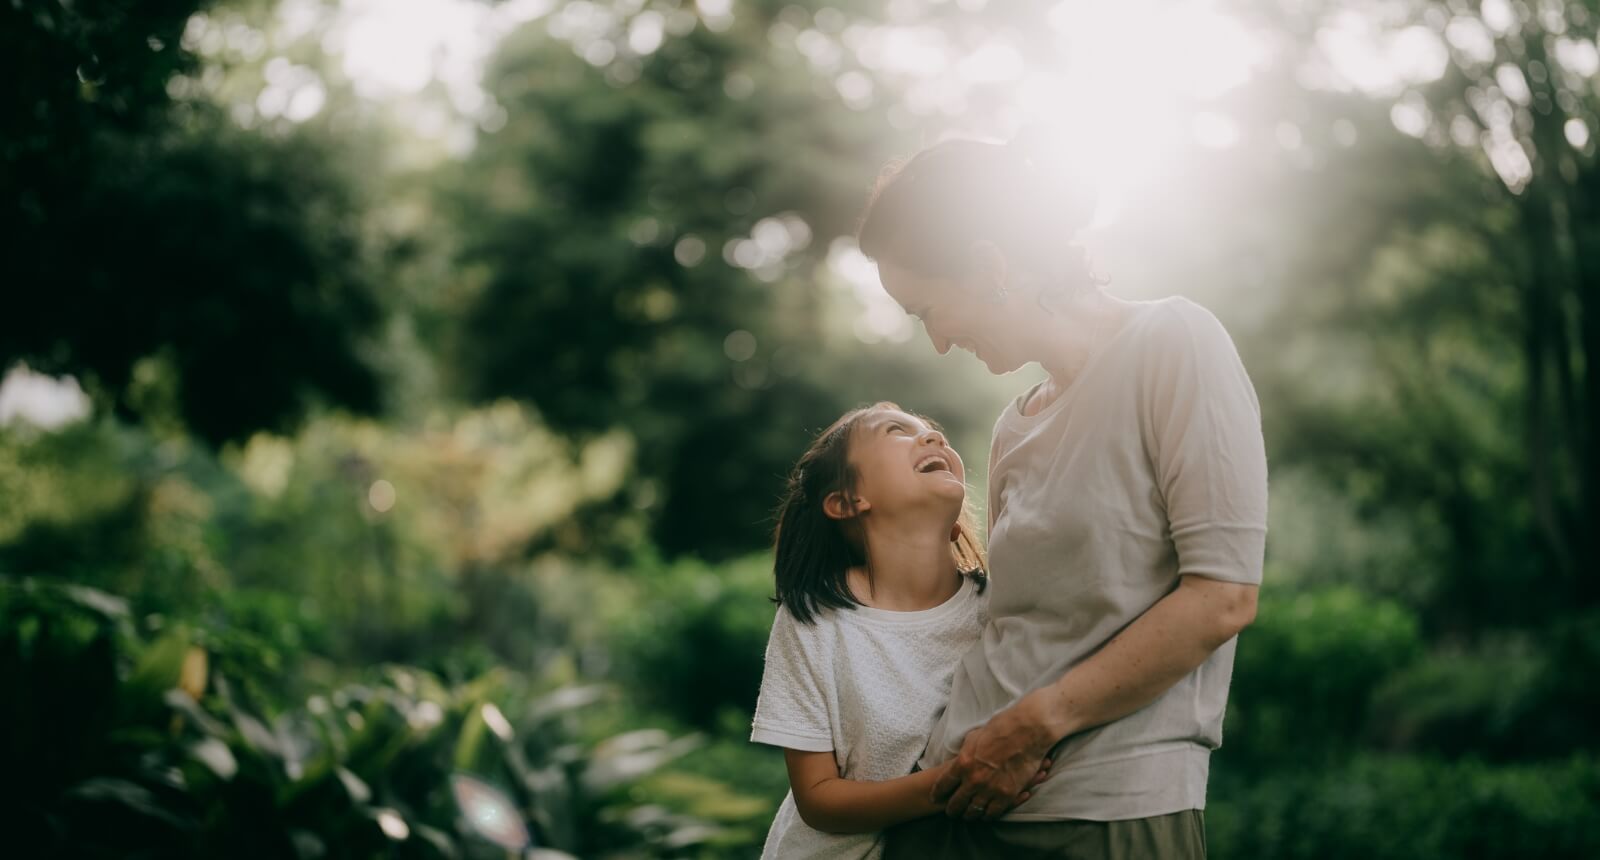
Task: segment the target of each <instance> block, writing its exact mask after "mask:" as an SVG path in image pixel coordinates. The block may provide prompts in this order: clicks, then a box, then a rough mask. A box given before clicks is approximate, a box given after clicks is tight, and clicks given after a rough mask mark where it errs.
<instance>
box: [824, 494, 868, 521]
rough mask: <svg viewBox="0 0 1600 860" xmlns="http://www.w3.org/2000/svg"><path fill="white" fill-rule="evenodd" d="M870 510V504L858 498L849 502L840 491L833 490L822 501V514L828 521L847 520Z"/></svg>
mask: <svg viewBox="0 0 1600 860" xmlns="http://www.w3.org/2000/svg"><path fill="white" fill-rule="evenodd" d="M871 509H872V503H871V502H869V501H867V500H866V499H863V498H861V497H859V496H857V497H856V498H855V499H854V500H851V499H850V498H849V497H848V496H846V495H845V493H844V492H843V491H842V490H835V491H833V492H831V493H829V494H828V497H827V498H825V499H823V500H822V512H823V513H824V514H827V515H828V519H830V520H848V519H850V518H852V517H855V516H858V515H860V514H864V513H866V512H867V511H869V510H871Z"/></svg>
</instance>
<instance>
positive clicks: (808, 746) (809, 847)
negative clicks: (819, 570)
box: [750, 579, 988, 860]
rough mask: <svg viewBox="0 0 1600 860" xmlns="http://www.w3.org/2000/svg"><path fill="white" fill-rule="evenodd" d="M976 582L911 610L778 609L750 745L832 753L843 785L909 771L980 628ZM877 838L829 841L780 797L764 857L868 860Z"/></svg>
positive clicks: (876, 850) (877, 850)
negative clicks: (803, 618)
mask: <svg viewBox="0 0 1600 860" xmlns="http://www.w3.org/2000/svg"><path fill="white" fill-rule="evenodd" d="M987 605H988V600H987V597H986V596H985V595H984V594H981V593H980V592H979V589H978V583H977V581H976V580H973V579H967V580H965V581H963V583H962V585H961V589H960V590H959V591H957V592H956V593H955V595H954V596H952V597H951V598H950V599H949V600H946V601H945V602H944V603H942V604H940V605H938V606H936V607H934V608H932V609H925V610H922V611H919V612H892V611H888V610H883V609H874V608H871V607H867V606H858V607H856V608H854V609H844V610H832V609H825V610H823V611H822V612H821V613H819V614H818V615H817V616H816V618H815V623H813V624H809V625H808V624H801V623H800V622H799V621H796V620H795V618H794V616H793V615H790V614H789V612H788V610H787V609H785V608H783V607H779V608H778V612H777V617H776V618H775V619H774V620H773V622H772V634H771V636H770V637H769V638H768V640H767V658H766V671H765V673H764V674H763V675H762V678H761V697H760V699H759V700H758V701H757V702H756V714H755V720H754V727H753V728H752V730H751V732H750V739H751V740H752V741H755V742H756V743H763V744H771V745H773V746H778V747H787V748H789V749H795V750H803V751H806V752H826V751H828V750H833V755H834V760H835V761H836V762H837V763H838V766H839V775H840V776H841V777H844V778H845V779H859V780H874V781H877V780H885V779H894V778H895V777H900V776H905V775H906V774H908V773H910V772H911V769H912V766H913V765H914V764H916V761H917V758H918V757H919V756H921V755H922V751H923V748H924V747H925V746H926V745H927V741H928V731H929V729H931V728H932V727H933V724H934V721H935V720H937V719H938V718H939V715H940V713H942V712H943V711H944V707H945V702H946V701H947V700H948V698H949V696H950V678H951V675H952V673H953V672H954V671H955V666H956V662H957V661H958V660H959V659H960V658H961V655H962V654H963V653H965V652H966V651H967V649H968V648H970V647H971V646H972V645H973V644H974V643H975V642H977V641H978V635H979V634H980V633H981V632H982V630H983V626H984V624H985V623H987V621H988V609H987ZM882 851H883V846H882V834H880V833H860V834H848V835H841V834H832V833H824V832H822V831H820V830H816V829H814V828H812V827H810V826H808V825H807V824H806V823H805V822H804V821H802V820H801V819H800V814H799V811H798V810H797V809H796V808H795V805H794V792H792V791H791V792H790V793H789V795H788V796H787V797H785V798H784V799H783V805H782V806H781V807H780V808H779V809H778V814H777V817H776V818H775V819H774V820H773V822H772V829H771V830H769V831H768V832H767V841H766V845H765V847H763V848H762V851H761V856H762V857H763V858H782V860H799V858H839V860H845V858H876V857H878V856H879V855H880V854H882Z"/></svg>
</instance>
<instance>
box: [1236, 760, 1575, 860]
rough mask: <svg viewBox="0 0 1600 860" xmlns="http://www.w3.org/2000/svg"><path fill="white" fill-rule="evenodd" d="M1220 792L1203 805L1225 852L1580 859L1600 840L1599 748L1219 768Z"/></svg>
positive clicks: (1293, 859)
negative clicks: (1541, 756)
mask: <svg viewBox="0 0 1600 860" xmlns="http://www.w3.org/2000/svg"><path fill="white" fill-rule="evenodd" d="M1220 761H1222V762H1226V757H1223V758H1222V759H1220ZM1211 793H1212V796H1213V797H1215V798H1219V799H1223V800H1222V802H1219V803H1213V804H1211V805H1210V806H1209V807H1208V808H1207V810H1206V829H1207V834H1208V837H1209V840H1210V846H1209V847H1210V849H1211V851H1212V852H1213V853H1215V854H1216V855H1217V856H1219V857H1220V856H1228V857H1274V858H1283V860H1299V858H1321V857H1370V858H1373V860H1390V858H1394V860H1399V858H1412V857H1475V858H1483V860H1490V858H1506V860H1510V858H1518V857H1550V858H1574V860H1575V858H1580V857H1592V856H1594V855H1595V852H1596V851H1600V827H1597V826H1596V821H1595V814H1594V809H1595V805H1596V803H1597V802H1600V763H1597V762H1596V761H1595V760H1594V758H1593V757H1590V756H1574V757H1571V758H1567V759H1558V760H1554V761H1550V762H1536V763H1523V764H1518V765H1512V766H1492V765H1487V764H1484V763H1483V762H1480V761H1475V760H1472V759H1467V760H1463V761H1444V760H1439V759H1432V758H1420V757H1404V756H1402V757H1378V756H1371V755H1366V756H1361V757H1359V758H1357V759H1355V760H1353V761H1349V762H1344V763H1329V764H1327V765H1317V766H1311V767H1306V768H1294V769H1287V768H1286V769H1282V770H1278V771H1275V772H1273V773H1271V774H1268V775H1265V776H1257V775H1252V776H1249V777H1244V776H1242V775H1240V774H1236V773H1229V772H1227V771H1226V770H1223V769H1221V768H1219V769H1218V771H1216V772H1214V773H1213V775H1212V784H1211Z"/></svg>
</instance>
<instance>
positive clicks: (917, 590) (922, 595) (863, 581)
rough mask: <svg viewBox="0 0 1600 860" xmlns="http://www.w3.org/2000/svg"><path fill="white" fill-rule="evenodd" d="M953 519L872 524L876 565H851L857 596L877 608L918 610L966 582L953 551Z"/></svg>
mask: <svg viewBox="0 0 1600 860" xmlns="http://www.w3.org/2000/svg"><path fill="white" fill-rule="evenodd" d="M950 528H951V525H950V524H944V525H939V524H931V523H923V524H920V525H918V524H915V523H873V524H871V525H869V526H868V527H867V530H866V532H867V535H866V540H867V558H868V559H870V563H871V565H872V576H871V578H870V579H869V578H868V576H867V572H866V570H865V569H862V568H856V569H853V570H851V571H850V589H851V591H852V592H854V594H855V596H856V599H857V600H860V601H861V602H862V603H864V604H866V605H868V606H871V607H875V608H877V609H887V610H891V611H895V612H916V611H919V610H923V609H932V608H933V607H935V606H938V605H940V604H941V603H944V602H945V601H946V600H949V599H950V597H951V596H952V595H954V594H955V593H956V591H958V590H959V589H960V588H961V572H960V571H959V570H957V569H956V562H955V557H954V556H953V555H951V553H950Z"/></svg>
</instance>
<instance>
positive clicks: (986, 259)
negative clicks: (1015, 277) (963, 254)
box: [967, 239, 1007, 298]
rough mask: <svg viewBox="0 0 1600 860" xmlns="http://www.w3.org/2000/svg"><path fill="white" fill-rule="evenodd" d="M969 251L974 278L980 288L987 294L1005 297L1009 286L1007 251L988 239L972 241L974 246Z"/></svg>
mask: <svg viewBox="0 0 1600 860" xmlns="http://www.w3.org/2000/svg"><path fill="white" fill-rule="evenodd" d="M967 253H968V260H969V261H970V265H971V270H970V271H971V273H972V279H973V280H974V281H975V282H976V283H977V286H978V289H979V290H981V291H982V292H983V293H984V294H986V295H996V296H999V297H1001V298H1004V297H1005V294H1006V286H1007V283H1006V277H1007V266H1006V255H1005V252H1003V251H1001V250H1000V246H999V245H996V244H995V243H993V242H991V241H989V240H988V239H979V240H978V241H976V242H973V243H972V248H971V249H970V250H969V251H968V252H967Z"/></svg>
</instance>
